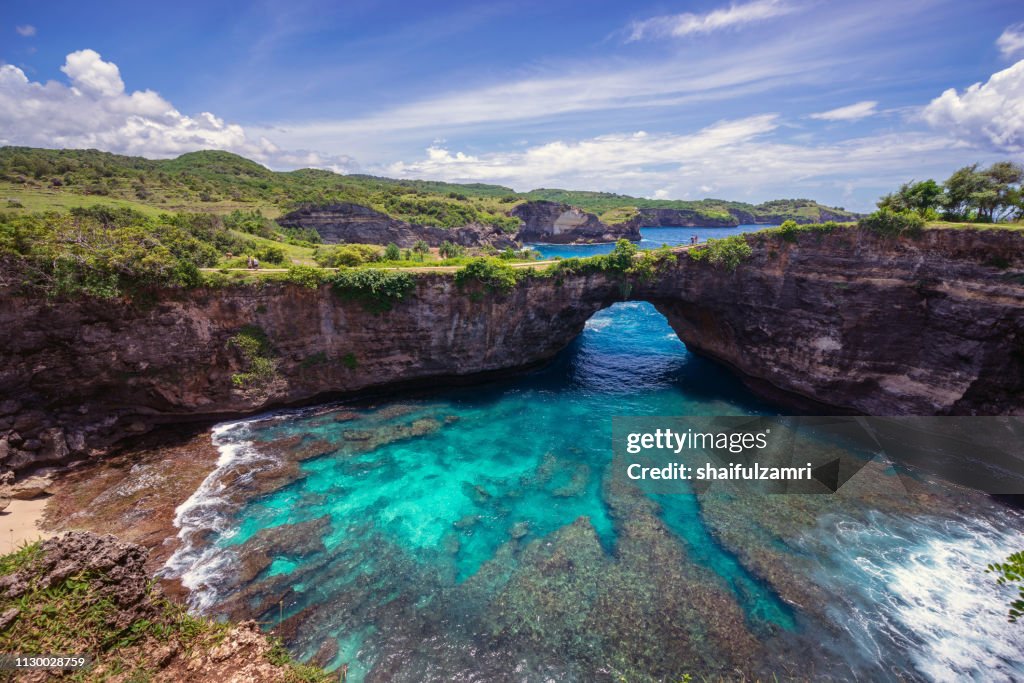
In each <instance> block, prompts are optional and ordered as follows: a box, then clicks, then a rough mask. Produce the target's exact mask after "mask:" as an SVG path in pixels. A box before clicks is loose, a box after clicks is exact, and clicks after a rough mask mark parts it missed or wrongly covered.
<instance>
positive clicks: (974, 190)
mask: <svg viewBox="0 0 1024 683" xmlns="http://www.w3.org/2000/svg"><path fill="white" fill-rule="evenodd" d="M1022 183H1024V166H1021V165H1020V164H1017V163H1013V162H1010V161H1000V162H996V163H994V164H992V165H991V166H989V167H988V168H985V169H981V168H979V167H978V164H972V165H970V166H964V167H963V168H960V169H958V170H957V171H955V172H954V173H953V174H952V175H951V176H950V177H949V178H948V179H947V180H946V182H944V183H942V184H939V183H937V182H935V181H934V180H932V179H928V180H923V181H920V182H913V181H912V182H909V183H904V184H903V185H901V186H900V188H899V189H898V190H897V191H896V192H893V193H890V194H887V195H885V196H884V197H882V198H881V199H880V200H879V201H878V208H879V209H880V210H882V211H890V212H893V213H900V214H906V213H914V214H917V215H918V216H920V217H921V218H922V219H924V220H929V221H933V220H937V219H938V218H939V215H940V213H941V215H942V218H943V220H947V221H958V222H975V223H994V222H997V221H1000V220H1003V221H1018V220H1021V219H1022V218H1024V186H1022Z"/></svg>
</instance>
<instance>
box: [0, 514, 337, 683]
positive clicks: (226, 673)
mask: <svg viewBox="0 0 1024 683" xmlns="http://www.w3.org/2000/svg"><path fill="white" fill-rule="evenodd" d="M26 644H31V646H33V647H36V648H38V650H33V651H31V652H30V653H29V654H37V655H38V654H54V655H56V654H60V655H64V656H70V655H88V656H89V657H90V658H91V659H92V663H91V666H89V667H88V669H86V670H79V671H77V672H76V673H77V674H78V676H76V678H78V679H79V680H97V681H98V680H104V681H106V680H146V681H168V682H171V681H173V682H175V683H180V682H182V681H189V682H194V683H200V682H206V681H210V682H217V683H232V682H236V681H237V682H238V683H249V682H251V681H259V682H261V683H271V682H274V683H284V682H285V681H298V680H303V681H310V682H311V683H326V682H327V681H328V680H337V678H336V677H335V676H329V675H328V674H327V673H326V672H325V671H323V670H322V669H320V668H318V667H315V666H305V665H298V664H295V663H293V662H292V661H291V659H290V657H288V656H287V654H285V653H284V652H283V650H281V648H280V647H279V646H275V644H274V643H273V642H272V641H271V640H270V639H269V638H268V637H267V636H265V635H263V634H262V633H261V632H260V630H259V627H258V626H257V625H256V623H255V622H252V621H249V622H244V623H241V624H235V625H233V624H217V623H214V622H212V621H209V620H206V619H202V618H197V617H192V616H190V615H188V614H186V613H185V608H184V606H183V605H178V604H176V603H173V602H171V601H169V600H168V599H167V598H166V597H164V595H163V594H162V593H161V591H160V589H159V588H158V587H156V586H155V585H153V583H152V581H151V579H150V576H149V573H148V572H147V571H146V550H145V549H143V548H142V547H140V546H137V545H133V544H130V543H122V542H120V541H118V540H117V539H116V538H114V537H113V536H109V535H105V536H100V535H97V534H93V533H89V532H71V533H67V534H64V535H63V536H60V537H57V538H51V539H49V540H47V541H43V542H42V543H40V544H38V545H30V546H27V547H25V548H23V549H22V550H19V551H18V552H16V553H14V554H11V555H7V556H5V557H4V563H3V566H2V567H0V647H3V650H4V652H8V653H18V652H21V651H22V648H24V647H25V646H26ZM51 678H62V676H57V675H53V674H52V673H50V674H48V673H47V672H43V671H38V672H26V673H25V674H23V675H22V676H19V680H50V679H51ZM6 680H13V679H6Z"/></svg>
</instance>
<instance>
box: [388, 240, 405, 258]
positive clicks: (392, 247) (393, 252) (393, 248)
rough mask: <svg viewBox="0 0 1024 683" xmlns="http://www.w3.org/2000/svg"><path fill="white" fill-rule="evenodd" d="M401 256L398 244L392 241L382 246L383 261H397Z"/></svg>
mask: <svg viewBox="0 0 1024 683" xmlns="http://www.w3.org/2000/svg"><path fill="white" fill-rule="evenodd" d="M400 258H402V252H400V251H399V250H398V245H397V244H395V243H394V242H391V243H389V244H388V246H387V247H385V248H384V260H385V261H397V260H399V259H400Z"/></svg>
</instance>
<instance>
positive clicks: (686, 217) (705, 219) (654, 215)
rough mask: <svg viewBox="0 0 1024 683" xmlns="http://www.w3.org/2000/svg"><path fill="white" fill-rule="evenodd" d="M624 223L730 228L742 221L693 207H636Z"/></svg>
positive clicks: (651, 226)
mask: <svg viewBox="0 0 1024 683" xmlns="http://www.w3.org/2000/svg"><path fill="white" fill-rule="evenodd" d="M750 222H751V223H753V221H750ZM626 223H627V224H628V225H630V226H632V227H635V228H636V229H637V230H639V229H640V228H667V227H672V228H674V227H706V228H731V227H735V226H737V225H741V223H742V222H741V221H740V220H737V219H736V218H735V217H734V216H733V217H730V218H713V217H710V216H707V215H704V214H702V213H701V212H699V211H695V210H693V209H637V214H636V215H635V216H633V217H632V218H630V219H629V220H628V221H626Z"/></svg>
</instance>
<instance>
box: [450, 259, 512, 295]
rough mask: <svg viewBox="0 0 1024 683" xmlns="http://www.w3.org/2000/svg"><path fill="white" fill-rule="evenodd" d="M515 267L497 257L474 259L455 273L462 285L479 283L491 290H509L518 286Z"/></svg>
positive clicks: (457, 280) (457, 281) (458, 282)
mask: <svg viewBox="0 0 1024 683" xmlns="http://www.w3.org/2000/svg"><path fill="white" fill-rule="evenodd" d="M516 280H517V278H516V271H515V269H514V268H513V267H512V266H510V265H508V264H507V263H505V262H504V261H501V260H499V259H496V258H477V259H473V260H472V261H470V262H469V263H467V264H466V265H465V266H463V267H462V268H460V269H459V270H458V272H456V273H455V282H456V283H457V284H458V285H459V286H460V287H462V286H465V285H468V284H473V283H476V284H479V285H481V286H483V287H484V288H486V289H487V290H488V291H491V292H507V291H509V290H511V289H512V288H513V287H515V286H516Z"/></svg>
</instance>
